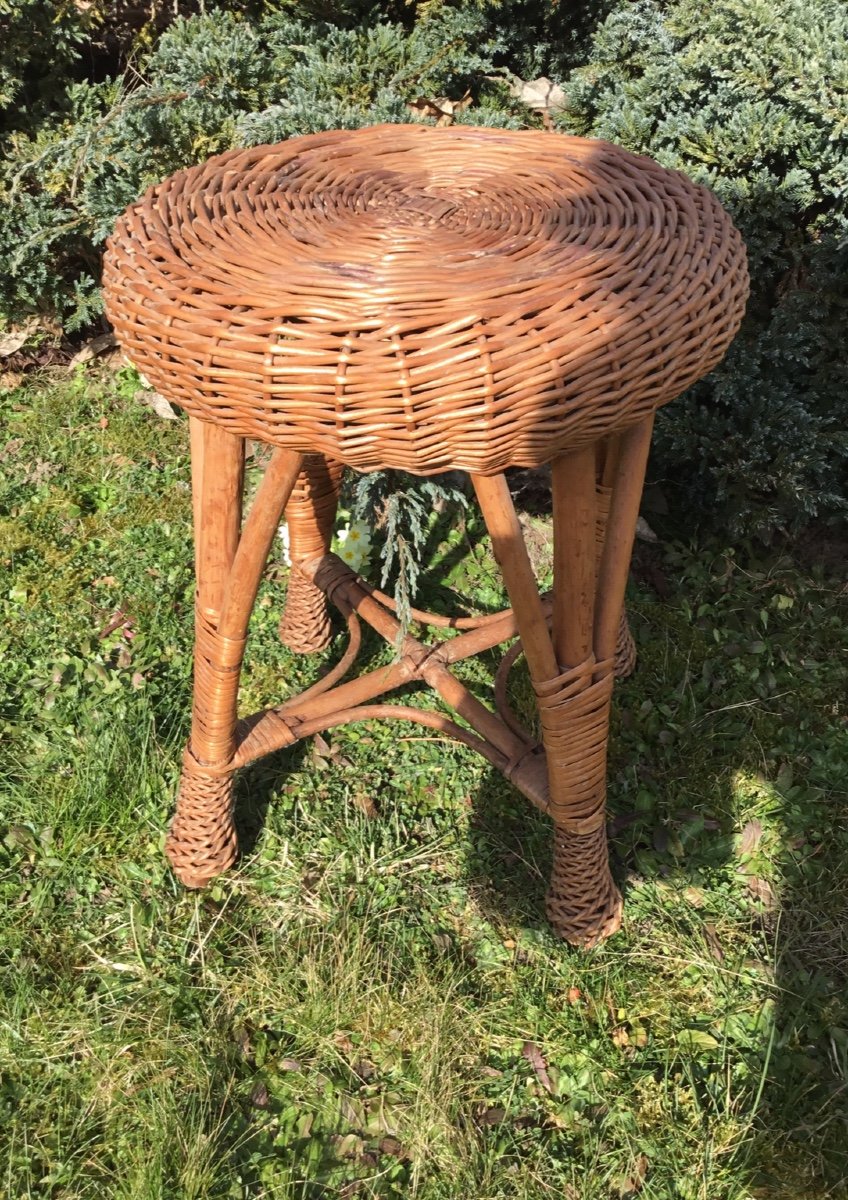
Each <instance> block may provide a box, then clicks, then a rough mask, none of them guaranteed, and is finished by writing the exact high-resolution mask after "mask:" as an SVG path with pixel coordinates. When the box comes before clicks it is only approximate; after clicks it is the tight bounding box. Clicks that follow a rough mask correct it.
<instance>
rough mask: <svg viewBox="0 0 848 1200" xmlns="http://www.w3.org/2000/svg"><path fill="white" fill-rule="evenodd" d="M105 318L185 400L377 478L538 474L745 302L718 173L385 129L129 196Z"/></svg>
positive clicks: (473, 134)
mask: <svg viewBox="0 0 848 1200" xmlns="http://www.w3.org/2000/svg"><path fill="white" fill-rule="evenodd" d="M104 280H105V294H106V305H107V312H108V315H109V318H110V320H111V321H112V322H113V324H114V326H115V329H116V331H117V333H118V336H119V338H120V341H121V344H122V345H123V347H124V349H125V351H126V352H127V354H128V356H129V357H130V358H131V359H132V361H133V362H134V363H135V365H136V366H137V367H138V368H139V370H141V371H142V372H143V373H144V374H145V375H146V376H147V378H148V379H149V380H150V382H151V383H152V384H153V385H154V386H155V387H157V388H159V389H160V390H161V391H162V392H163V393H164V394H165V395H167V397H168V398H169V400H172V401H173V402H174V403H176V404H180V405H183V406H184V407H185V408H186V409H188V411H189V412H190V413H192V414H193V415H195V416H197V417H200V418H204V419H206V420H213V421H216V422H220V423H222V424H223V425H225V426H226V427H227V428H228V429H229V430H231V431H232V432H234V433H239V434H243V435H246V436H249V437H253V438H258V439H260V440H262V441H266V442H272V443H276V444H278V445H281V446H285V447H289V448H291V449H295V450H301V451H305V452H314V451H321V452H323V453H325V454H327V455H328V456H329V457H331V458H332V459H336V460H339V461H341V462H344V463H347V464H350V465H351V466H354V467H357V468H358V469H360V470H372V469H375V468H383V467H398V468H405V469H407V470H409V471H413V472H416V473H421V474H427V473H430V472H434V471H439V470H444V469H447V468H463V469H467V470H469V471H476V472H482V473H487V474H492V473H495V472H499V471H502V470H504V469H505V468H506V467H509V466H516V465H518V466H525V467H532V466H537V465H539V464H541V463H544V462H547V461H549V460H550V459H552V458H553V457H554V456H555V455H556V454H557V453H559V452H560V451H561V450H564V449H566V448H569V449H573V448H575V447H577V446H579V445H581V444H584V443H587V442H589V441H592V440H594V439H597V438H599V437H601V436H603V435H604V434H607V433H610V432H611V431H613V430H616V429H619V428H622V427H624V426H626V425H629V424H632V423H633V422H635V421H637V420H639V419H640V418H642V417H645V416H647V415H648V414H649V413H650V412H652V411H653V410H654V409H655V408H656V407H657V406H658V405H660V404H664V403H665V402H666V401H668V400H671V399H673V398H674V397H675V396H677V395H679V394H680V393H681V392H682V391H684V390H685V389H686V388H687V387H688V386H689V385H690V384H691V383H693V382H694V381H695V380H696V379H698V378H700V377H701V376H702V375H704V374H705V373H706V372H707V371H709V370H710V369H711V368H712V367H713V366H714V365H715V364H716V363H717V362H718V361H719V359H720V358H721V357H722V355H723V354H724V352H725V350H726V349H727V347H728V345H729V343H730V341H731V339H732V338H733V336H734V334H735V333H736V330H737V329H738V327H739V323H740V320H741V317H742V312H743V308H744V303H745V297H746V294H747V274H746V266H745V255H744V250H743V247H742V244H741V240H740V238H739V234H738V233H737V231H736V230H735V229H734V227H733V225H732V223H731V222H730V221H729V220H728V218H727V216H726V214H725V213H724V211H723V210H722V208H721V206H720V205H719V203H718V201H717V200H716V199H715V197H714V196H713V195H712V193H711V192H709V191H708V190H707V189H706V188H702V187H699V186H697V185H695V184H693V183H692V182H690V181H689V180H688V179H686V178H685V176H683V175H681V174H679V173H678V172H675V171H669V170H666V169H664V168H663V167H660V166H659V165H658V164H656V163H655V162H653V161H651V160H650V159H647V158H641V157H638V156H636V155H634V154H630V153H629V152H627V151H625V150H622V149H620V148H618V147H616V146H612V145H609V144H607V143H605V142H600V141H589V140H584V139H580V138H571V137H566V136H564V135H560V134H553V133H548V132H537V131H529V130H524V131H520V132H513V131H506V130H500V129H474V128H463V127H456V128H446V129H433V128H429V127H426V126H420V125H409V126H404V125H389V126H374V127H371V128H367V129H362V130H357V131H355V132H336V131H333V132H330V133H322V134H315V135H311V136H308V137H302V138H292V139H291V140H290V141H288V142H284V143H281V144H280V145H277V146H259V147H255V148H253V149H250V150H236V151H232V152H230V153H228V154H223V155H220V156H219V157H217V158H212V159H210V160H209V161H208V162H206V163H204V164H203V165H202V166H198V167H194V168H192V169H191V170H188V171H182V172H179V173H178V174H176V175H173V176H172V177H171V178H169V179H166V180H165V181H164V183H161V184H159V185H157V186H156V187H154V188H151V189H150V190H149V191H148V192H147V193H146V195H145V196H144V197H143V198H142V199H141V200H140V201H139V202H138V203H137V204H134V205H132V206H130V208H129V209H127V211H126V213H125V214H124V216H123V217H122V218H121V219H120V220H119V222H118V224H117V227H116V230H115V233H114V235H113V236H112V237H111V239H110V240H109V244H108V247H107V252H106V257H105V271H104Z"/></svg>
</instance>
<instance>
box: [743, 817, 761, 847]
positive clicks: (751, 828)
mask: <svg viewBox="0 0 848 1200" xmlns="http://www.w3.org/2000/svg"><path fill="white" fill-rule="evenodd" d="M762 836H763V827H762V824H761V822H760V821H758V820H757V819H756V817H755V818H754V819H753V820H752V821H749V822H748V824H747V825H746V826H745V828H744V829H743V830H742V833H741V834H740V835H739V841H738V843H737V845H736V853H737V855H743V854H753V853H754V851H755V850H756V849H757V847H758V846H759V844H760V841H761V840H762Z"/></svg>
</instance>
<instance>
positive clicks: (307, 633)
mask: <svg viewBox="0 0 848 1200" xmlns="http://www.w3.org/2000/svg"><path fill="white" fill-rule="evenodd" d="M343 471H344V466H343V465H342V463H339V462H334V461H333V460H332V459H327V458H324V456H323V455H321V454H309V455H307V456H306V458H305V459H304V460H303V470H302V471H301V473H300V475H299V476H298V480H297V483H296V484H295V487H294V491H293V492H292V494H291V499H290V500H289V502H288V504H287V505H286V514H285V515H286V524H287V525H288V532H289V558H290V560H291V571H290V573H289V586H288V592H287V594H286V607H285V610H284V612H283V616H282V620H281V621H280V638H281V639H282V641H283V644H284V645H286V646H288V648H289V649H290V650H294V651H296V652H297V653H299V654H309V653H311V652H313V651H315V650H323V649H324V648H325V646H327V645H329V642H330V632H331V631H330V614H329V612H328V609H327V598H326V596H325V595H324V593H323V592H322V591H321V590H320V588H317V587H316V586H315V584H314V583H312V582H311V581H310V580H309V579H307V578H306V576H305V575H303V574H302V572H301V571H300V569H299V567H300V563H302V562H306V561H308V560H309V559H311V558H317V557H318V556H319V555H321V554H326V553H327V552H328V550H329V549H330V542H331V540H332V535H333V523H334V521H335V519H336V507H337V504H338V497H339V485H340V484H341V478H342V473H343Z"/></svg>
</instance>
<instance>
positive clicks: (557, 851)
mask: <svg viewBox="0 0 848 1200" xmlns="http://www.w3.org/2000/svg"><path fill="white" fill-rule="evenodd" d="M612 686H613V663H612V661H611V660H609V659H607V660H606V661H604V662H600V663H599V662H596V661H595V659H594V657H591V658H589V659H587V661H586V662H584V663H581V664H580V666H578V667H574V668H573V669H571V670H568V671H565V672H563V674H562V675H559V676H557V678H556V679H551V680H547V681H546V682H544V683H541V684H537V685H536V688H535V691H536V698H537V702H538V705H539V716H540V719H541V724H542V735H543V738H544V743H545V754H546V757H547V760H548V782H549V794H550V813H551V816H552V818H553V821H554V827H555V841H554V865H553V874H552V878H551V887H550V891H549V893H548V899H547V912H548V918H549V920H550V922H551V925H552V926H553V928H554V930H555V932H556V933H558V934H559V936H560V937H562V938H564V939H565V940H566V941H568V942H571V943H572V944H573V945H575V946H591V945H594V943H595V942H597V941H600V940H601V939H602V938H604V937H608V936H609V935H610V934H611V933H614V932H615V931H616V929H618V927H619V924H620V918H621V897H620V895H619V893H618V890H617V888H616V887H615V884H614V883H613V881H612V876H611V875H610V870H609V863H608V859H607V842H606V828H605V821H606V811H605V804H606V760H607V738H608V730H609V711H610V701H611V697H612Z"/></svg>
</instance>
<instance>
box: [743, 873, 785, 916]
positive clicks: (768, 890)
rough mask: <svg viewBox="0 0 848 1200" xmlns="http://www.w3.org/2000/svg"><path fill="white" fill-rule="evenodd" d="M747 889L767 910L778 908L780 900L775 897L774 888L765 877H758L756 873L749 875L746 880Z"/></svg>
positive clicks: (771, 910) (772, 910)
mask: <svg viewBox="0 0 848 1200" xmlns="http://www.w3.org/2000/svg"><path fill="white" fill-rule="evenodd" d="M746 882H747V884H748V891H749V892H750V893H751V895H752V896H753V897H754V899H755V900H759V902H760V903H761V904H762V905H763V907H764V908H765V909H766V910H767V911H768V912H774V911H775V909H777V908H779V906H780V902H779V901H778V899H777V895H776V893H775V890H774V888H773V887H772V886H771V884H770V883H769V881H768V880H767V879H758V878H757V876H756V875H749V876H748V879H747V880H746Z"/></svg>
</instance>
